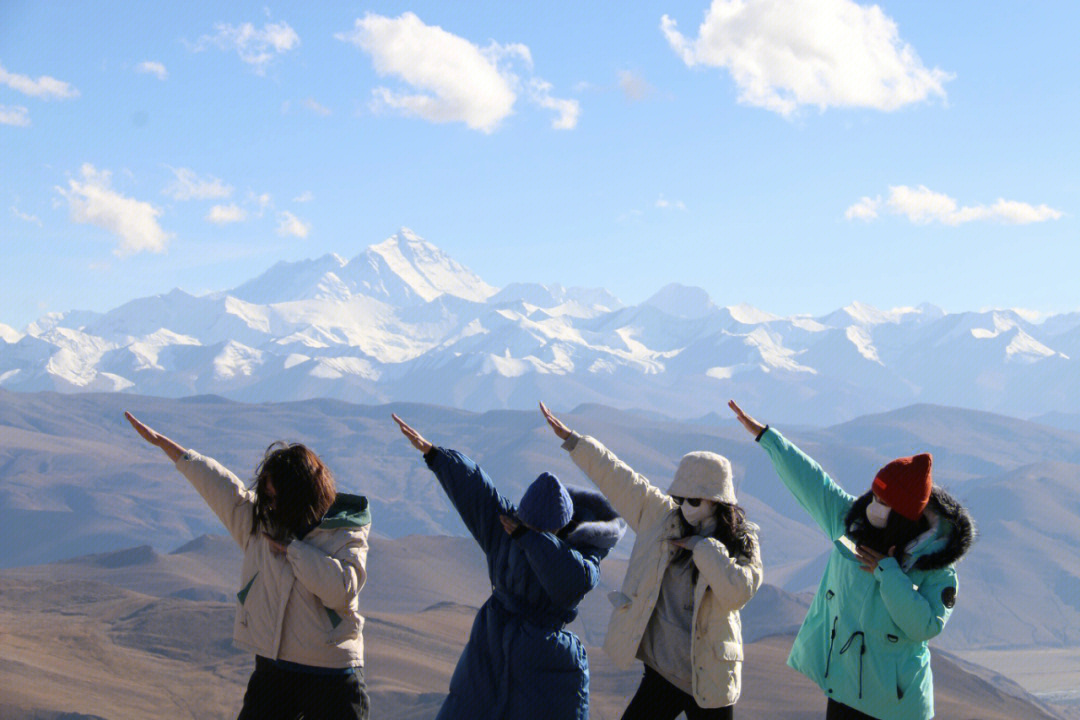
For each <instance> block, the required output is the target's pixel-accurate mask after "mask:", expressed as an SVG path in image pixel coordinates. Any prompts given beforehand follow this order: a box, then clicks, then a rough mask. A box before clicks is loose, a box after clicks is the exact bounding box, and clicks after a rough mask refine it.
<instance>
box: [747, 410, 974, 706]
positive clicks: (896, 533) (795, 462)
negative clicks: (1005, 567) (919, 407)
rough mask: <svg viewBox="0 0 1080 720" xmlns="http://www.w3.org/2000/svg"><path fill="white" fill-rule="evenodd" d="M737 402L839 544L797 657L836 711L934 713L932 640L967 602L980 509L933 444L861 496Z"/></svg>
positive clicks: (793, 658)
mask: <svg viewBox="0 0 1080 720" xmlns="http://www.w3.org/2000/svg"><path fill="white" fill-rule="evenodd" d="M728 405H729V407H730V408H731V409H732V411H734V412H735V415H736V416H737V418H738V420H739V422H740V423H741V424H742V425H743V427H745V428H746V430H747V431H748V432H750V434H751V435H753V436H754V437H755V439H756V440H757V442H758V443H760V445H761V446H762V447H763V448H764V449H765V451H766V452H767V453H768V454H769V458H770V459H771V460H772V463H773V466H774V467H775V468H776V472H777V474H778V475H779V476H780V479H781V480H782V481H783V482H784V484H785V485H786V486H787V488H788V489H789V490H790V491H791V493H792V494H793V495H794V496H795V499H796V500H798V501H799V504H800V505H802V506H803V508H804V509H805V510H806V511H807V512H809V513H810V516H811V517H812V518H813V519H814V521H815V522H816V523H817V524H818V526H820V527H821V529H822V530H823V531H824V532H825V534H826V535H827V536H828V538H829V540H830V541H832V543H833V549H832V552H831V553H830V555H829V561H828V565H827V566H826V568H825V575H824V577H822V579H821V585H820V586H819V588H818V591H817V593H816V594H815V596H814V600H813V602H812V603H811V605H810V609H809V611H808V612H807V615H806V619H805V620H804V621H803V624H802V627H801V628H800V629H799V634H798V636H796V638H795V643H794V645H793V646H792V648H791V654H790V655H789V657H788V665H790V666H791V667H793V668H794V669H796V670H798V671H799V672H801V673H803V674H804V675H806V676H807V677H809V678H810V679H811V680H813V681H814V682H815V683H817V685H818V686H819V687H820V688H821V689H822V690H823V691H824V692H825V694H826V697H827V698H828V703H827V709H826V715H825V717H826V720H861V719H863V718H877V719H878V720H928V719H929V718H932V717H933V716H934V682H933V676H932V674H931V672H930V650H929V648H928V647H927V641H929V640H930V639H931V638H933V637H934V636H936V635H937V634H938V633H940V632H941V631H942V629H944V627H945V623H946V622H947V621H948V619H949V616H950V615H951V614H952V610H953V606H954V605H955V604H956V598H957V588H958V581H957V576H956V569H955V565H956V563H957V561H959V560H960V558H961V557H962V556H963V555H964V553H965V552H967V550H968V549H969V548H970V546H971V544H972V542H973V541H974V539H975V526H974V523H973V522H972V519H971V517H970V516H969V515H968V513H967V511H966V510H965V509H964V508H963V506H961V505H960V503H959V502H958V501H957V500H956V499H954V498H953V497H952V496H951V495H949V494H948V493H947V492H945V491H944V490H943V489H941V488H940V487H936V486H934V484H933V480H932V476H931V467H932V464H933V459H932V458H931V456H930V455H928V454H921V455H915V456H912V457H906V458H898V459H896V460H893V461H892V462H890V463H888V464H887V465H885V466H884V467H883V468H881V470H879V471H878V473H877V475H876V476H875V477H874V480H873V483H872V485H871V489H870V490H869V491H868V492H866V493H865V494H863V495H862V496H859V497H856V496H854V495H851V494H850V493H848V492H847V491H845V490H844V489H843V488H841V487H840V486H839V485H837V484H836V482H834V481H833V480H832V478H830V477H829V476H828V474H827V473H826V472H825V471H824V470H822V468H821V466H820V465H818V464H817V463H816V462H814V460H812V459H811V458H810V457H808V456H807V455H806V454H804V453H803V452H802V451H801V450H799V448H797V447H795V445H793V444H792V443H791V442H789V441H788V440H787V439H785V438H784V436H783V435H781V434H780V433H779V432H777V431H776V430H775V429H774V428H771V427H769V426H768V425H762V424H761V423H759V422H757V421H756V420H754V419H753V418H752V417H750V416H748V415H747V414H746V413H744V412H743V411H742V409H741V408H740V407H739V406H738V405H737V404H735V402H734V401H731V402H729V403H728Z"/></svg>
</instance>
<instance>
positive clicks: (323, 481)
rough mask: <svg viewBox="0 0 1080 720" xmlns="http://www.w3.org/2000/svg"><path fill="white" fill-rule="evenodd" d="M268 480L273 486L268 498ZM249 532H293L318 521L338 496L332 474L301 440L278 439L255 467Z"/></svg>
mask: <svg viewBox="0 0 1080 720" xmlns="http://www.w3.org/2000/svg"><path fill="white" fill-rule="evenodd" d="M267 482H272V483H273V486H274V498H273V501H272V502H271V500H270V497H269V496H268V493H267V490H266V484H267ZM254 487H255V507H254V509H253V511H252V512H253V514H254V522H253V523H252V526H251V528H252V533H253V534H254V533H256V532H258V531H259V529H260V528H263V529H265V530H266V531H267V532H269V533H270V534H271V535H274V536H275V537H278V538H279V539H280V538H283V537H284V536H286V535H292V536H296V535H298V534H299V533H301V532H302V531H303V530H305V529H307V528H309V527H310V526H311V525H313V524H314V523H316V522H318V521H319V519H320V518H322V516H323V515H325V514H326V511H327V510H329V509H330V506H331V505H333V503H334V499H335V498H336V497H337V490H336V488H335V485H334V476H333V475H332V474H331V473H330V469H329V468H328V467H326V465H324V464H323V461H322V460H320V459H319V456H318V455H316V454H315V453H313V452H312V451H311V450H309V449H308V448H307V447H306V446H304V445H301V444H300V443H291V444H290V443H285V442H282V441H280V440H279V441H277V442H275V443H272V444H271V445H270V447H268V448H266V454H264V455H263V459H262V460H261V461H260V462H259V465H258V467H256V468H255V486H254Z"/></svg>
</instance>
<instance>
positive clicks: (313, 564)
mask: <svg viewBox="0 0 1080 720" xmlns="http://www.w3.org/2000/svg"><path fill="white" fill-rule="evenodd" d="M370 528H371V526H370V525H365V526H364V527H362V528H359V529H356V530H350V531H349V541H348V542H347V543H346V544H345V545H344V546H343V547H342V548H341V549H340V550H338V551H337V552H335V553H334V554H333V555H328V554H326V553H325V552H323V551H322V550H320V549H319V548H317V547H315V546H314V545H312V544H310V543H306V542H304V541H303V540H293V541H292V542H291V543H289V548H288V550H287V551H286V553H285V557H286V558H287V559H288V561H289V564H290V565H292V569H293V573H294V574H295V575H296V579H297V580H299V581H300V583H301V584H302V585H303V586H304V587H306V588H307V589H308V590H310V591H311V592H312V593H314V594H315V595H316V596H318V598H319V600H321V601H322V604H323V605H325V606H326V607H328V608H331V609H343V608H349V607H351V606H352V604H353V603H354V601H355V600H356V596H357V595H358V594H359V593H360V589H361V588H363V587H364V583H365V582H366V580H367V554H368V540H367V538H368V531H369V529H370Z"/></svg>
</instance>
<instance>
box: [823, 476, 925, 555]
mask: <svg viewBox="0 0 1080 720" xmlns="http://www.w3.org/2000/svg"><path fill="white" fill-rule="evenodd" d="M873 499H874V493H873V492H868V493H866V494H865V495H861V496H860V497H858V498H856V500H855V503H854V504H853V505H852V506H851V509H850V510H848V514H847V517H846V518H845V519H844V523H845V525H846V526H847V536H848V537H849V538H851V539H852V541H854V543H855V544H856V545H865V546H866V547H868V548H870V549H871V550H874V551H876V552H879V553H881V554H883V555H886V554H888V552H889V548H893V547H895V548H896V559H897V560H898V561H900V562H901V563H903V557H904V554H905V553H904V549H905V548H906V547H907V546H908V544H909V543H910V542H911V541H912V540H914V539H915V538H917V537H919V536H920V535H922V534H923V533H924V532H926V531H927V530H929V529H930V521H929V520H927V519H926V513H923V514H922V515H920V516H919V519H918V520H909V519H907V518H906V517H904V516H903V515H901V514H900V513H898V512H896V511H895V510H892V511H891V512H890V513H889V519H888V521H886V523H885V527H883V528H876V527H874V526H873V525H871V524H870V521H869V520H867V519H866V507H867V505H869V504H870V503H871V501H873Z"/></svg>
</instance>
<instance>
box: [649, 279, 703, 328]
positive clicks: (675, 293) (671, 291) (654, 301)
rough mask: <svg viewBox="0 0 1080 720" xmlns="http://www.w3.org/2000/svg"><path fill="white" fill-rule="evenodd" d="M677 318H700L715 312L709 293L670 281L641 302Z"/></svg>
mask: <svg viewBox="0 0 1080 720" xmlns="http://www.w3.org/2000/svg"><path fill="white" fill-rule="evenodd" d="M642 305H648V306H650V307H654V308H656V309H657V310H660V311H661V312H663V313H666V314H668V315H671V316H673V317H678V318H687V319H694V318H701V317H705V316H706V315H711V314H713V313H715V312H717V311H718V310H719V309H720V308H718V307H717V306H716V304H715V303H713V301H712V298H710V297H709V293H707V292H705V291H704V290H702V289H701V288H699V287H690V286H687V285H679V284H678V283H671V284H670V285H665V286H664V287H662V288H660V289H659V290H658V291H657V292H656V294H655V295H653V296H652V297H651V298H649V299H648V300H646V301H645V302H643V303H642Z"/></svg>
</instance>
